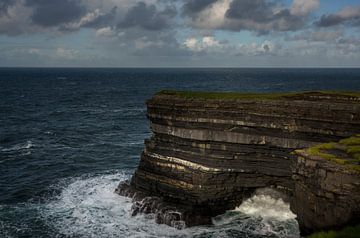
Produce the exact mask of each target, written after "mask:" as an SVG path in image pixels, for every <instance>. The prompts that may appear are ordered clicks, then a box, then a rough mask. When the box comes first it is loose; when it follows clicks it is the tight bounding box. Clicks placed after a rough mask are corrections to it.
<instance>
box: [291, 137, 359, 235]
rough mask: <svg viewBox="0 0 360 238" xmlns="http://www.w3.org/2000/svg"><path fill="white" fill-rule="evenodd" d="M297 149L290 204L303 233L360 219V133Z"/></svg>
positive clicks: (340, 225)
mask: <svg viewBox="0 0 360 238" xmlns="http://www.w3.org/2000/svg"><path fill="white" fill-rule="evenodd" d="M346 143H348V145H346ZM295 153H296V155H297V156H298V158H297V159H296V160H294V166H293V176H292V178H293V181H294V185H295V186H294V195H293V196H292V201H291V207H292V210H293V211H294V212H295V213H296V214H297V219H298V221H299V225H300V227H301V228H302V233H304V234H308V233H312V232H314V231H319V230H329V229H337V228H339V229H340V228H342V227H344V226H346V225H357V224H358V223H360V135H359V136H354V137H351V138H348V139H345V140H341V141H340V142H339V143H327V144H320V145H317V146H315V147H312V148H308V149H305V150H297V151H296V152H295Z"/></svg>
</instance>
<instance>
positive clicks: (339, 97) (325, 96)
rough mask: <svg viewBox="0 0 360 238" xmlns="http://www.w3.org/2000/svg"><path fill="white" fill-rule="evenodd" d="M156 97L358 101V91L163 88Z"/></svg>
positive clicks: (359, 97) (359, 98)
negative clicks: (247, 90)
mask: <svg viewBox="0 0 360 238" xmlns="http://www.w3.org/2000/svg"><path fill="white" fill-rule="evenodd" d="M156 97H177V98H184V99H202V100H208V99H209V100H286V99H287V100H289V99H291V100H308V101H313V100H317V101H318V100H330V101H351V102H360V92H333V91H319V92H291V93H241V92H194V91H175V90H163V91H160V92H158V93H156Z"/></svg>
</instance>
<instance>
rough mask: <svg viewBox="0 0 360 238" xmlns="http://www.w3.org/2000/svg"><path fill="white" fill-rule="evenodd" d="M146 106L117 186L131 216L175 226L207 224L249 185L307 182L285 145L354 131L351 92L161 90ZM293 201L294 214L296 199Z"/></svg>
mask: <svg viewBox="0 0 360 238" xmlns="http://www.w3.org/2000/svg"><path fill="white" fill-rule="evenodd" d="M147 108H148V111H147V115H148V118H149V120H150V126H151V130H152V132H153V135H152V137H151V138H150V139H147V140H146V141H145V149H144V151H143V153H142V155H141V161H140V164H139V167H138V169H137V170H136V172H135V174H134V176H133V178H132V179H131V181H130V182H129V183H128V184H127V183H124V184H120V185H119V188H118V189H117V192H118V193H119V194H121V195H125V196H131V197H133V198H134V201H135V203H134V207H133V208H134V209H133V211H134V214H136V213H138V212H143V213H153V214H156V215H155V218H156V220H157V221H158V222H159V223H166V224H169V225H173V226H176V227H181V226H183V225H184V224H185V225H187V226H192V225H198V224H206V223H210V221H211V220H210V218H211V217H213V216H215V215H218V214H221V213H223V212H225V211H226V210H229V209H233V208H234V207H235V206H238V205H239V204H240V203H241V202H242V200H243V199H245V198H247V197H248V196H250V195H251V194H252V193H253V192H254V190H255V189H257V188H264V187H270V186H272V187H275V188H278V189H281V190H283V191H286V192H287V193H288V194H289V195H290V196H292V195H293V193H294V192H295V193H294V194H295V195H296V194H297V193H298V192H300V190H297V189H298V188H299V181H302V182H304V183H305V184H308V182H307V181H306V179H300V177H299V176H300V174H301V172H299V171H304V170H301V168H300V166H299V165H298V163H297V161H298V155H296V154H294V153H291V152H292V151H294V150H295V149H298V148H306V147H311V146H315V145H317V144H319V143H323V142H329V141H337V140H339V139H342V138H345V137H349V136H352V135H354V134H356V133H360V97H359V96H358V95H356V94H335V93H296V94H269V95H266V94H236V93H193V92H172V91H164V92H161V93H159V94H157V95H155V96H154V97H153V98H151V99H150V100H149V101H148V102H147ZM306 169H307V168H306ZM312 172H313V171H310V172H309V173H312ZM294 174H296V176H295V175H294ZM310 180H311V179H310ZM294 181H295V183H294ZM294 188H295V189H294ZM308 189H309V190H312V189H314V187H309V188H308ZM305 192H306V191H305ZM314 194H315V195H314V196H318V195H317V194H316V193H314ZM334 199H335V198H334ZM140 201H141V202H140ZM293 201H295V200H293ZM304 203H306V202H305V201H304ZM294 204H295V203H294ZM296 204H297V205H296V206H295V205H294V206H293V210H294V211H295V212H296V213H299V210H300V209H301V207H300V205H301V206H302V204H303V203H302V202H301V201H300V202H299V201H298V202H296ZM299 219H305V218H304V217H303V216H299ZM299 224H300V225H301V226H303V227H301V229H302V230H303V231H308V230H309V231H310V230H311V228H310V227H311V226H312V224H309V223H308V222H304V221H299ZM318 228H321V227H320V226H318V227H316V229H318Z"/></svg>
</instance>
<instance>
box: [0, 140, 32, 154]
mask: <svg viewBox="0 0 360 238" xmlns="http://www.w3.org/2000/svg"><path fill="white" fill-rule="evenodd" d="M32 147H34V144H33V143H32V141H31V140H28V141H26V143H21V144H16V145H14V146H12V147H10V148H4V149H2V150H1V151H2V152H11V151H18V150H25V149H30V148H32Z"/></svg>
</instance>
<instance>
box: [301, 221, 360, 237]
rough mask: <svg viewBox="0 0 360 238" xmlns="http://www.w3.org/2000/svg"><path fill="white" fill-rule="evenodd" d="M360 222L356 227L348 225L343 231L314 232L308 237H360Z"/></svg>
mask: <svg viewBox="0 0 360 238" xmlns="http://www.w3.org/2000/svg"><path fill="white" fill-rule="evenodd" d="M359 237H360V224H359V225H357V226H354V227H346V228H344V229H343V230H341V231H328V232H318V233H314V234H312V235H310V236H308V237H307V238H359Z"/></svg>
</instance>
